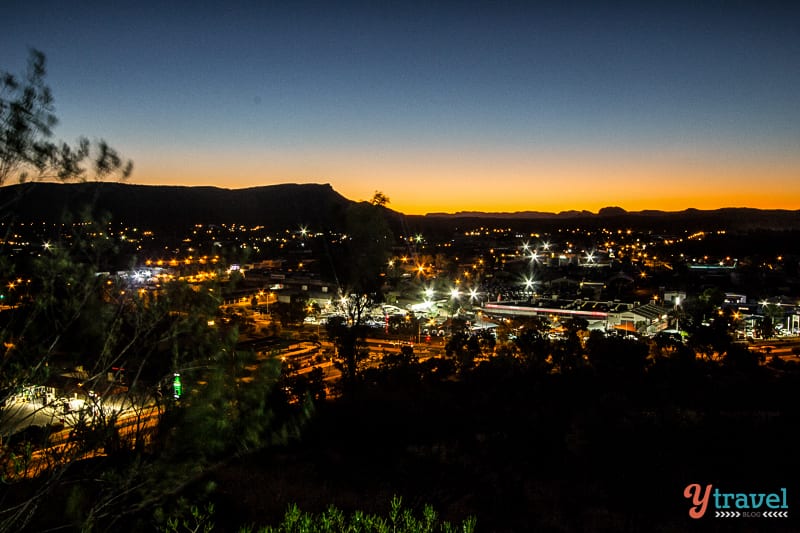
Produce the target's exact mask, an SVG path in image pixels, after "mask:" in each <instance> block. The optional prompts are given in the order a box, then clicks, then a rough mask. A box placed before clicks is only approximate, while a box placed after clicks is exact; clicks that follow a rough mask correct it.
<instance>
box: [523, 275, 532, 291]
mask: <svg viewBox="0 0 800 533" xmlns="http://www.w3.org/2000/svg"><path fill="white" fill-rule="evenodd" d="M525 290H526V291H528V292H530V291H531V290H533V278H525Z"/></svg>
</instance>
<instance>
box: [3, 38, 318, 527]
mask: <svg viewBox="0 0 800 533" xmlns="http://www.w3.org/2000/svg"><path fill="white" fill-rule="evenodd" d="M44 75H45V69H44V56H43V55H42V54H41V53H39V52H33V53H32V55H31V63H30V67H29V72H28V74H27V76H26V77H24V78H22V79H20V78H18V77H16V76H13V75H10V74H4V75H3V77H2V80H0V81H1V82H2V87H1V89H2V92H0V97H1V98H0V184H1V183H3V182H4V181H6V180H8V179H17V180H19V181H26V180H32V179H37V180H38V179H59V180H76V179H78V180H82V179H87V178H88V177H90V176H91V177H94V178H95V179H103V178H111V177H119V178H124V177H125V176H127V174H128V173H129V171H130V169H131V165H130V164H128V163H124V162H123V160H122V159H121V158H120V157H119V155H118V154H117V153H116V152H115V151H114V150H113V149H111V148H110V147H108V146H107V145H106V144H105V143H100V144H98V145H97V146H96V147H92V146H91V145H90V143H88V141H85V140H81V141H80V142H79V146H78V147H77V148H74V149H73V148H70V147H69V146H68V145H66V144H60V145H58V144H56V143H54V142H52V141H50V136H51V128H52V126H53V125H54V124H55V122H56V119H55V116H54V114H53V100H52V96H51V94H50V90H49V88H48V87H47V86H46V84H45V82H44ZM4 205H5V204H4ZM75 210H76V213H77V218H74V219H70V220H67V221H66V222H67V224H66V226H65V227H67V228H70V229H69V232H68V233H67V234H62V235H58V236H56V238H55V239H54V240H52V241H48V242H47V243H46V246H43V247H42V248H41V249H40V251H39V252H38V253H37V254H31V256H32V257H28V256H27V255H26V256H24V257H17V256H12V254H6V253H3V254H2V258H3V261H2V262H1V263H0V280H2V281H3V283H5V284H6V286H9V285H10V286H11V288H14V287H15V285H16V284H18V283H20V284H24V291H23V290H22V287H21V286H20V287H17V288H18V289H19V290H17V291H15V292H14V294H13V298H12V297H10V298H9V301H8V302H7V303H8V304H9V305H4V306H3V308H2V309H0V340H2V341H3V348H2V349H3V353H2V355H3V357H2V358H0V400H2V401H1V402H0V405H2V407H0V436H3V435H4V436H5V437H8V439H4V440H3V441H2V444H3V446H0V461H2V463H1V464H0V467H2V468H0V475H2V478H3V481H4V483H3V485H2V487H0V502H2V507H0V530H3V531H7V530H24V529H26V528H27V529H29V530H45V529H59V528H73V529H80V530H83V531H102V530H119V529H131V530H136V529H142V528H148V526H152V516H153V512H154V510H155V509H157V508H158V506H159V505H162V504H163V503H164V502H166V501H169V500H170V498H172V497H173V496H174V495H176V494H178V493H180V492H181V491H183V490H184V489H185V488H186V487H187V486H188V485H190V484H191V483H193V482H194V481H196V480H198V479H199V478H200V477H202V476H203V475H204V474H205V473H207V472H208V471H209V470H211V469H213V468H215V467H216V466H218V465H219V464H221V463H223V462H225V461H228V460H230V459H231V458H232V457H236V456H237V455H239V454H243V453H248V452H250V451H252V450H254V449H260V448H264V447H267V446H270V445H273V444H276V443H280V444H285V443H286V442H288V440H290V439H291V438H292V437H293V436H295V435H296V434H297V432H298V430H299V427H300V424H301V422H302V421H303V420H305V419H306V418H307V417H308V416H309V414H310V410H309V409H310V406H309V405H307V404H306V403H300V404H298V405H297V406H294V407H290V406H289V405H288V402H287V399H286V397H285V395H284V394H283V393H282V391H281V390H280V389H279V388H278V387H276V386H275V385H276V383H277V381H278V377H279V373H280V370H279V369H278V368H277V367H276V366H275V365H273V364H269V363H266V362H262V361H257V360H255V358H254V355H253V354H251V353H242V352H236V350H235V343H236V340H237V337H238V334H237V331H236V330H235V329H232V330H228V331H225V330H220V329H217V328H216V327H215V326H214V325H213V319H214V317H215V316H216V314H217V309H218V307H219V303H220V301H219V295H220V294H221V291H220V290H219V289H220V288H219V287H218V286H214V285H211V284H207V285H190V284H188V283H186V282H183V281H163V282H162V283H161V284H160V285H159V287H157V288H153V287H150V288H145V287H143V286H137V285H135V284H134V283H133V282H132V281H131V280H130V279H126V278H125V277H124V276H111V275H107V274H102V272H104V271H107V270H109V267H108V261H109V258H113V260H114V261H119V260H120V259H124V258H123V257H122V256H121V255H119V253H118V251H119V250H120V246H119V245H120V243H119V242H117V241H115V240H114V239H113V238H111V237H109V235H108V234H107V232H106V221H104V220H102V219H101V220H93V219H91V218H90V217H89V216H88V215H86V214H85V213H88V212H91V211H90V210H88V209H87V210H86V211H80V210H79V206H75ZM3 215H4V213H3V212H2V206H0V218H6V217H4V216H3ZM6 224H7V225H6V227H7V228H9V231H13V225H14V224H13V220H12V221H8V222H7V223H6ZM0 246H2V247H3V250H2V251H3V252H6V251H10V250H8V246H9V245H8V244H7V239H3V240H2V243H0ZM124 260H125V261H130V259H124ZM219 268H224V265H222V264H220V265H219ZM21 276H24V277H25V278H24V283H23V280H22V278H21ZM17 278H19V279H20V281H19V282H17V281H16V280H17ZM12 280H13V281H12ZM175 376H180V378H181V379H182V382H183V385H184V389H185V390H184V392H183V395H181V396H180V399H178V398H176V397H177V396H178V394H177V391H174V390H173V387H172V383H173V379H174V377H175ZM56 380H58V381H59V383H58V384H57V385H58V389H56V390H60V391H61V392H60V394H62V395H64V396H63V397H62V398H56V399H55V400H56V401H52V400H54V399H53V398H48V399H45V397H42V398H38V399H34V400H35V402H34V401H26V402H25V403H24V404H23V405H24V406H27V407H30V409H29V410H26V411H24V412H25V413H27V412H28V411H30V415H26V416H31V417H38V418H46V417H49V419H50V420H51V422H50V423H49V424H48V425H47V426H45V427H43V428H40V429H39V430H37V431H33V430H32V429H27V430H23V431H17V430H16V429H14V428H15V427H16V426H17V425H18V424H24V423H25V420H19V419H18V415H17V414H15V413H18V412H20V410H19V409H11V408H10V407H11V406H10V405H8V403H9V402H8V400H9V399H10V398H12V397H13V396H14V395H15V394H18V393H20V391H24V390H28V389H26V388H31V387H41V386H42V385H44V384H47V383H50V382H51V381H56ZM65 380H66V381H65ZM69 386H71V387H73V389H72V390H71V391H69V392H67V390H68V389H67V387H69ZM47 401H50V402H51V403H50V404H49V405H44V404H45V403H46V402H47ZM76 402H77V403H79V404H80V405H81V407H80V408H76V409H79V410H77V411H75V410H73V408H72V407H71V406H72V405H73V403H76ZM59 419H63V421H62V420H59ZM65 426H66V427H65ZM9 432H14V433H15V434H12V435H10V436H9V435H8V433H9ZM8 444H13V447H11V446H8Z"/></svg>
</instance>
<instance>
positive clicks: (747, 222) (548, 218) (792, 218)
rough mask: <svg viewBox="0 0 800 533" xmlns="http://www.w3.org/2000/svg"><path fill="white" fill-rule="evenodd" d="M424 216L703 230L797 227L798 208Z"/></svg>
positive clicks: (447, 221)
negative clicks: (700, 228) (696, 228)
mask: <svg viewBox="0 0 800 533" xmlns="http://www.w3.org/2000/svg"><path fill="white" fill-rule="evenodd" d="M424 218H426V219H432V220H436V221H438V224H439V225H448V226H456V225H457V226H464V225H467V224H473V223H474V224H477V223H480V222H482V223H487V222H490V221H493V220H494V221H498V222H500V221H505V222H511V221H513V222H515V223H516V224H515V227H517V226H520V225H525V226H530V224H531V223H536V224H537V225H538V226H541V227H544V228H547V227H549V226H555V225H558V224H564V223H569V224H570V225H574V224H580V225H582V226H587V227H600V226H610V225H611V226H625V225H628V226H631V227H639V228H641V227H650V228H661V229H678V228H690V227H703V228H705V229H711V228H719V229H772V230H783V229H786V230H789V229H792V230H798V229H800V210H794V211H791V210H786V209H754V208H748V207H726V208H722V209H711V210H700V209H694V208H689V209H685V210H683V211H658V210H652V209H650V210H644V211H626V210H625V209H623V208H621V207H604V208H602V209H600V211H599V212H598V213H592V212H590V211H561V212H559V213H548V212H541V211H518V212H513V213H507V212H506V213H487V212H480V211H460V212H457V213H452V214H448V213H429V214H427V215H425V217H424Z"/></svg>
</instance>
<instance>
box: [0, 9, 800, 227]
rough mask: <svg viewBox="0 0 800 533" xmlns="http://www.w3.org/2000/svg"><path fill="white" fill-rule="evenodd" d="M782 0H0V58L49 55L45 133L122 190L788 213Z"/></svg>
mask: <svg viewBox="0 0 800 533" xmlns="http://www.w3.org/2000/svg"><path fill="white" fill-rule="evenodd" d="M162 4H165V5H162ZM792 4H794V3H793V2H775V3H770V2H764V1H753V2H745V1H723V0H717V1H708V2H702V1H695V2H680V1H673V2H657V1H653V2H649V1H648V2H641V1H639V2H614V1H607V2H568V1H564V2H561V1H557V2H532V1H531V2H512V1H494V2H469V1H464V2H437V1H435V0H431V1H426V2H416V1H414V0H406V1H397V2H391V1H388V2H304V1H301V0H297V1H291V2H255V1H254V2H237V1H234V0H230V1H226V2H212V1H208V2H197V1H193V2H180V1H175V2H148V1H139V2H91V1H80V2H70V1H59V2H40V1H37V0H5V1H4V2H3V4H2V7H0V11H1V12H2V18H3V19H4V22H3V24H2V25H3V30H2V31H0V70H5V71H10V72H13V73H21V72H23V71H24V68H25V64H26V60H27V57H28V51H29V49H31V48H36V49H38V50H41V51H42V52H44V53H45V54H46V56H47V61H48V78H47V79H48V82H49V85H50V86H51V87H52V89H53V92H54V96H55V99H56V113H57V115H58V116H59V119H60V124H59V126H58V127H57V128H56V130H55V136H56V137H57V138H59V139H63V140H66V141H73V140H75V139H76V138H77V137H79V136H81V135H84V136H87V137H89V138H92V139H99V138H102V139H105V140H106V141H108V142H109V143H110V144H111V145H112V146H114V147H115V148H116V149H118V150H119V151H120V152H122V153H123V154H124V155H125V156H126V157H128V158H130V159H132V160H133V162H134V165H135V168H134V173H133V175H132V177H131V178H130V182H131V183H141V184H179V185H214V186H218V187H225V188H243V187H254V186H261V185H271V184H279V183H330V184H331V185H332V186H333V187H334V189H336V190H337V191H338V192H339V193H341V194H342V195H344V196H346V197H348V198H350V199H353V200H367V199H370V198H371V197H372V195H373V193H374V192H375V191H381V192H383V193H384V194H385V195H386V196H388V197H389V199H390V204H389V207H391V208H393V209H395V210H398V211H401V212H404V213H407V214H424V213H428V212H456V211H524V210H531V211H554V212H558V211H563V210H570V209H578V210H581V209H585V210H590V211H595V212H596V211H597V210H599V209H600V208H602V207H604V206H620V207H623V208H625V209H627V210H629V211H632V210H640V209H664V210H680V209H685V208H689V207H694V208H699V209H713V208H718V207H742V206H745V207H758V208H783V209H800V6H795V5H792Z"/></svg>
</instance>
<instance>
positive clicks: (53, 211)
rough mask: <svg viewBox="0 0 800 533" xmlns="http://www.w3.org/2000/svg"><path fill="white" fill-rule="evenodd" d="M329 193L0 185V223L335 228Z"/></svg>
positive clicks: (708, 222) (767, 214) (769, 222)
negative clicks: (89, 220) (97, 220)
mask: <svg viewBox="0 0 800 533" xmlns="http://www.w3.org/2000/svg"><path fill="white" fill-rule="evenodd" d="M356 203H357V202H354V201H353V200H349V199H347V198H345V197H344V196H342V195H341V194H339V193H338V192H336V191H335V190H334V188H333V187H332V186H331V185H330V184H281V185H266V186H261V187H251V188H247V189H224V188H218V187H186V186H164V185H134V184H128V183H119V182H111V183H108V182H84V183H73V184H62V183H44V182H33V183H24V184H15V185H9V186H5V187H2V188H0V217H2V218H0V221H4V220H5V219H6V217H7V216H9V215H11V216H13V217H14V218H15V219H16V220H18V221H35V222H39V221H44V222H60V221H62V220H65V216H67V215H68V214H69V213H71V214H72V215H73V219H74V216H75V215H77V216H79V217H80V216H82V212H81V209H83V207H82V206H92V207H91V211H92V216H95V217H96V216H98V215H101V214H107V215H109V216H110V217H111V218H112V219H113V220H116V221H119V222H123V223H125V224H135V225H140V226H143V227H148V226H150V227H156V228H158V227H165V226H175V225H181V226H186V225H192V224H234V223H235V224H244V225H247V226H258V225H260V226H266V227H274V228H277V229H282V228H290V227H297V226H299V225H306V226H308V227H310V228H321V229H336V228H341V227H342V224H343V221H344V218H345V216H346V212H347V209H348V208H349V207H350V206H352V205H354V204H356ZM385 213H386V216H387V218H388V219H389V221H390V224H391V225H392V226H394V227H395V228H397V229H401V230H402V229H405V230H409V229H411V227H413V228H414V229H415V230H424V229H430V228H437V229H440V230H441V229H450V228H452V229H457V228H460V227H465V226H467V225H470V224H473V223H475V224H480V223H486V222H487V221H491V220H496V221H506V222H509V223H513V225H514V226H518V225H530V224H531V223H536V224H539V225H543V226H549V225H551V224H564V223H566V222H569V223H570V224H571V225H572V224H574V223H580V224H581V225H587V226H594V225H630V226H634V227H636V226H643V225H644V226H661V225H664V226H665V227H669V228H673V227H676V225H677V226H686V227H690V226H693V225H703V226H705V227H706V228H708V227H710V226H716V227H720V228H733V229H736V228H744V229H747V228H762V229H800V210H763V209H753V208H723V209H715V210H698V209H686V210H684V211H673V212H669V211H658V210H646V211H635V212H629V211H626V210H624V209H623V208H621V207H606V208H603V209H601V210H600V211H599V212H598V213H592V212H589V211H562V212H560V213H548V212H540V211H521V212H514V213H492V212H477V211H460V212H457V213H429V214H427V215H404V214H402V213H399V212H396V211H392V210H390V209H385Z"/></svg>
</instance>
